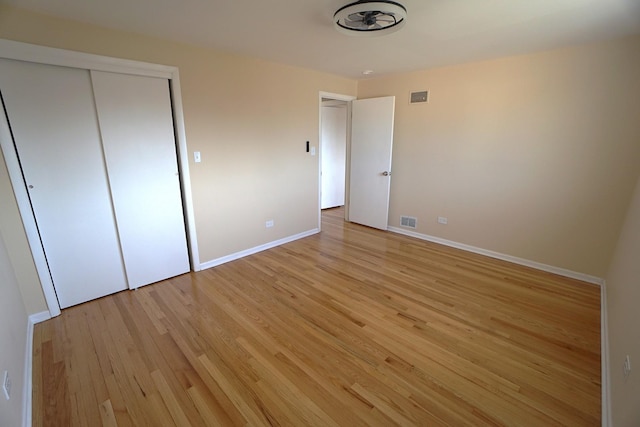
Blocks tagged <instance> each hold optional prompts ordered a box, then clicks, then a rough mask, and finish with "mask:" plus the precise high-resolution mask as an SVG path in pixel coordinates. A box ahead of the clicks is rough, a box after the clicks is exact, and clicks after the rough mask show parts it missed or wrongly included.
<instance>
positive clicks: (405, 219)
mask: <svg viewBox="0 0 640 427" xmlns="http://www.w3.org/2000/svg"><path fill="white" fill-rule="evenodd" d="M400 225H401V226H403V227H409V228H416V226H417V225H418V219H417V218H414V217H412V216H404V215H402V216H401V217H400Z"/></svg>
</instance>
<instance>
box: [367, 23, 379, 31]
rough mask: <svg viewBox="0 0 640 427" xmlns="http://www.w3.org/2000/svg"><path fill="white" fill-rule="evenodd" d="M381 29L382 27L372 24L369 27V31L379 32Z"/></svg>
mask: <svg viewBox="0 0 640 427" xmlns="http://www.w3.org/2000/svg"><path fill="white" fill-rule="evenodd" d="M381 28H382V25H380V24H373V25H371V26H370V27H369V29H370V30H379V29H381Z"/></svg>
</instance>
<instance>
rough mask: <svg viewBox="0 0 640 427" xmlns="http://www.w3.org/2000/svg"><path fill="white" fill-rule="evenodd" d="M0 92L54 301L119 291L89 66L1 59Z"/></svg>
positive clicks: (121, 282)
mask: <svg viewBox="0 0 640 427" xmlns="http://www.w3.org/2000/svg"><path fill="white" fill-rule="evenodd" d="M0 91H1V92H2V99H3V103H4V108H5V111H3V112H2V113H3V114H4V113H6V114H7V117H8V119H9V124H10V126H11V131H12V134H13V137H14V143H15V146H16V149H17V152H18V157H19V159H20V164H21V167H22V170H23V174H24V178H25V182H26V184H27V187H28V189H29V190H28V191H29V197H30V199H31V204H32V207H33V212H34V215H35V218H36V222H37V224H38V230H39V232H40V237H41V240H42V245H43V247H44V251H45V254H46V258H47V263H48V265H49V270H50V272H51V277H52V279H53V283H54V286H55V289H56V294H57V296H58V301H59V302H60V306H61V307H62V308H65V307H69V306H71V305H75V304H79V303H82V302H85V301H88V300H91V299H94V298H99V297H101V296H104V295H107V294H111V293H114V292H118V291H121V290H123V289H126V288H127V282H126V279H125V274H124V268H123V263H122V258H121V255H120V249H119V245H118V237H117V232H116V225H115V221H114V217H113V209H112V206H111V198H110V195H109V185H108V182H107V175H106V170H105V165H104V160H103V155H102V146H101V144H100V133H99V129H98V123H97V119H96V112H95V107H94V101H93V95H92V88H91V79H90V76H89V72H88V71H86V70H78V69H72V68H64V67H55V66H49V65H41V64H33V63H27V62H19V61H10V60H4V59H3V60H0Z"/></svg>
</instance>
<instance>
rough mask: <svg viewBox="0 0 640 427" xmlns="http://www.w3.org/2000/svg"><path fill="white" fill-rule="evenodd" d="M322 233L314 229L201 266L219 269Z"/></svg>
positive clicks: (201, 267) (203, 268) (204, 268)
mask: <svg viewBox="0 0 640 427" xmlns="http://www.w3.org/2000/svg"><path fill="white" fill-rule="evenodd" d="M319 232H320V229H319V228H314V229H313V230H309V231H305V232H302V233H298V234H294V235H293V236H289V237H285V238H283V239H280V240H274V241H273V242H269V243H265V244H264V245H260V246H255V247H253V248H250V249H246V250H244V251H240V252H236V253H233V254H231V255H227V256H223V257H220V258H216V259H214V260H211V261H207V262H205V263H202V264H200V269H201V270H206V269H207V268H212V267H217V266H219V265H221V264H225V263H227V262H231V261H235V260H237V259H240V258H244V257H246V256H249V255H253V254H256V253H258V252H262V251H266V250H267V249H271V248H275V247H276V246H280V245H284V244H285V243H290V242H293V241H295V240H299V239H303V238H305V237H309V236H313V235H314V234H318V233H319Z"/></svg>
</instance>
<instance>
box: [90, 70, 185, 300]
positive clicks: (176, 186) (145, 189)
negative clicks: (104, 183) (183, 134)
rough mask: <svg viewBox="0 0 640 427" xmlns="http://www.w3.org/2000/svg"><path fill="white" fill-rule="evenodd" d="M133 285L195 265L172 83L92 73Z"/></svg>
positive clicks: (116, 211)
mask: <svg viewBox="0 0 640 427" xmlns="http://www.w3.org/2000/svg"><path fill="white" fill-rule="evenodd" d="M91 78H92V81H93V89H94V94H95V100H96V107H97V110H98V120H99V123H100V128H101V131H102V142H103V145H104V154H105V161H106V164H107V170H108V177H109V183H110V185H111V193H112V197H113V205H114V209H115V215H116V221H117V224H118V231H119V234H120V244H121V247H122V254H123V258H124V264H125V268H126V272H127V278H128V280H129V286H130V287H131V288H132V289H135V288H138V287H140V286H143V285H148V284H150V283H154V282H158V281H160V280H163V279H166V278H169V277H173V276H177V275H179V274H183V273H186V272H187V271H189V257H188V251H187V241H186V235H185V223H184V217H183V210H182V197H181V192H180V179H179V174H178V160H177V156H176V145H175V139H174V130H173V118H172V110H171V98H170V95H169V81H168V80H167V79H161V78H153V77H143V76H132V75H125V74H116V73H106V72H96V71H92V72H91Z"/></svg>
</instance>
